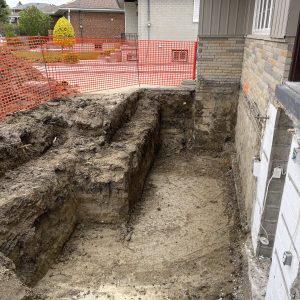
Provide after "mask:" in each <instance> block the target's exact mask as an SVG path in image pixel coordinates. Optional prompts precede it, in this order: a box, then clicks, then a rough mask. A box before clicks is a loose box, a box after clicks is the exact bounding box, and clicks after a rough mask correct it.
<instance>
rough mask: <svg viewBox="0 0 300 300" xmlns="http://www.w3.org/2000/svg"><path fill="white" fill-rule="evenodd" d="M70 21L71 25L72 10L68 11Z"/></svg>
mask: <svg viewBox="0 0 300 300" xmlns="http://www.w3.org/2000/svg"><path fill="white" fill-rule="evenodd" d="M68 21H69V22H70V23H71V9H68Z"/></svg>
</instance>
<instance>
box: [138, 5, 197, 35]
mask: <svg viewBox="0 0 300 300" xmlns="http://www.w3.org/2000/svg"><path fill="white" fill-rule="evenodd" d="M138 3H139V5H138V19H139V20H138V34H139V39H141V40H147V39H148V38H149V39H151V40H177V41H180V40H182V41H195V40H196V39H197V35H198V23H194V22H193V11H194V1H193V0H185V1H182V0H163V1H162V0H151V1H150V20H148V4H147V3H148V2H147V0H139V1H138ZM148 23H150V24H151V26H150V27H148V26H147V24H148ZM148 32H149V35H148Z"/></svg>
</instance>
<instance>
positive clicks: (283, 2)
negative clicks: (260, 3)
mask: <svg viewBox="0 0 300 300" xmlns="http://www.w3.org/2000/svg"><path fill="white" fill-rule="evenodd" d="M299 10H300V1H299V0H274V5H273V20H272V25H271V27H272V29H271V37H273V38H285V37H293V36H295V35H296V30H297V25H298V18H299Z"/></svg>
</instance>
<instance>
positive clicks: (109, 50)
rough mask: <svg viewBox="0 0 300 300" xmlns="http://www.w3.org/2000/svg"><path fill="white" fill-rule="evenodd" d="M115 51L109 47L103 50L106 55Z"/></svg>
mask: <svg viewBox="0 0 300 300" xmlns="http://www.w3.org/2000/svg"><path fill="white" fill-rule="evenodd" d="M114 52H115V49H107V50H104V51H103V54H104V56H110V55H111V54H112V53H114Z"/></svg>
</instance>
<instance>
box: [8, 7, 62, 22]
mask: <svg viewBox="0 0 300 300" xmlns="http://www.w3.org/2000/svg"><path fill="white" fill-rule="evenodd" d="M31 6H35V7H37V8H38V9H39V10H41V11H42V12H43V13H45V14H47V15H49V16H51V17H52V18H53V22H54V23H55V22H56V21H57V19H58V17H57V16H56V12H57V9H58V6H56V5H53V4H47V3H37V2H32V3H27V4H20V5H17V6H16V7H13V8H12V10H11V14H10V16H9V22H10V23H11V24H16V23H18V22H19V18H20V12H21V11H23V10H25V9H27V8H29V7H31Z"/></svg>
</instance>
